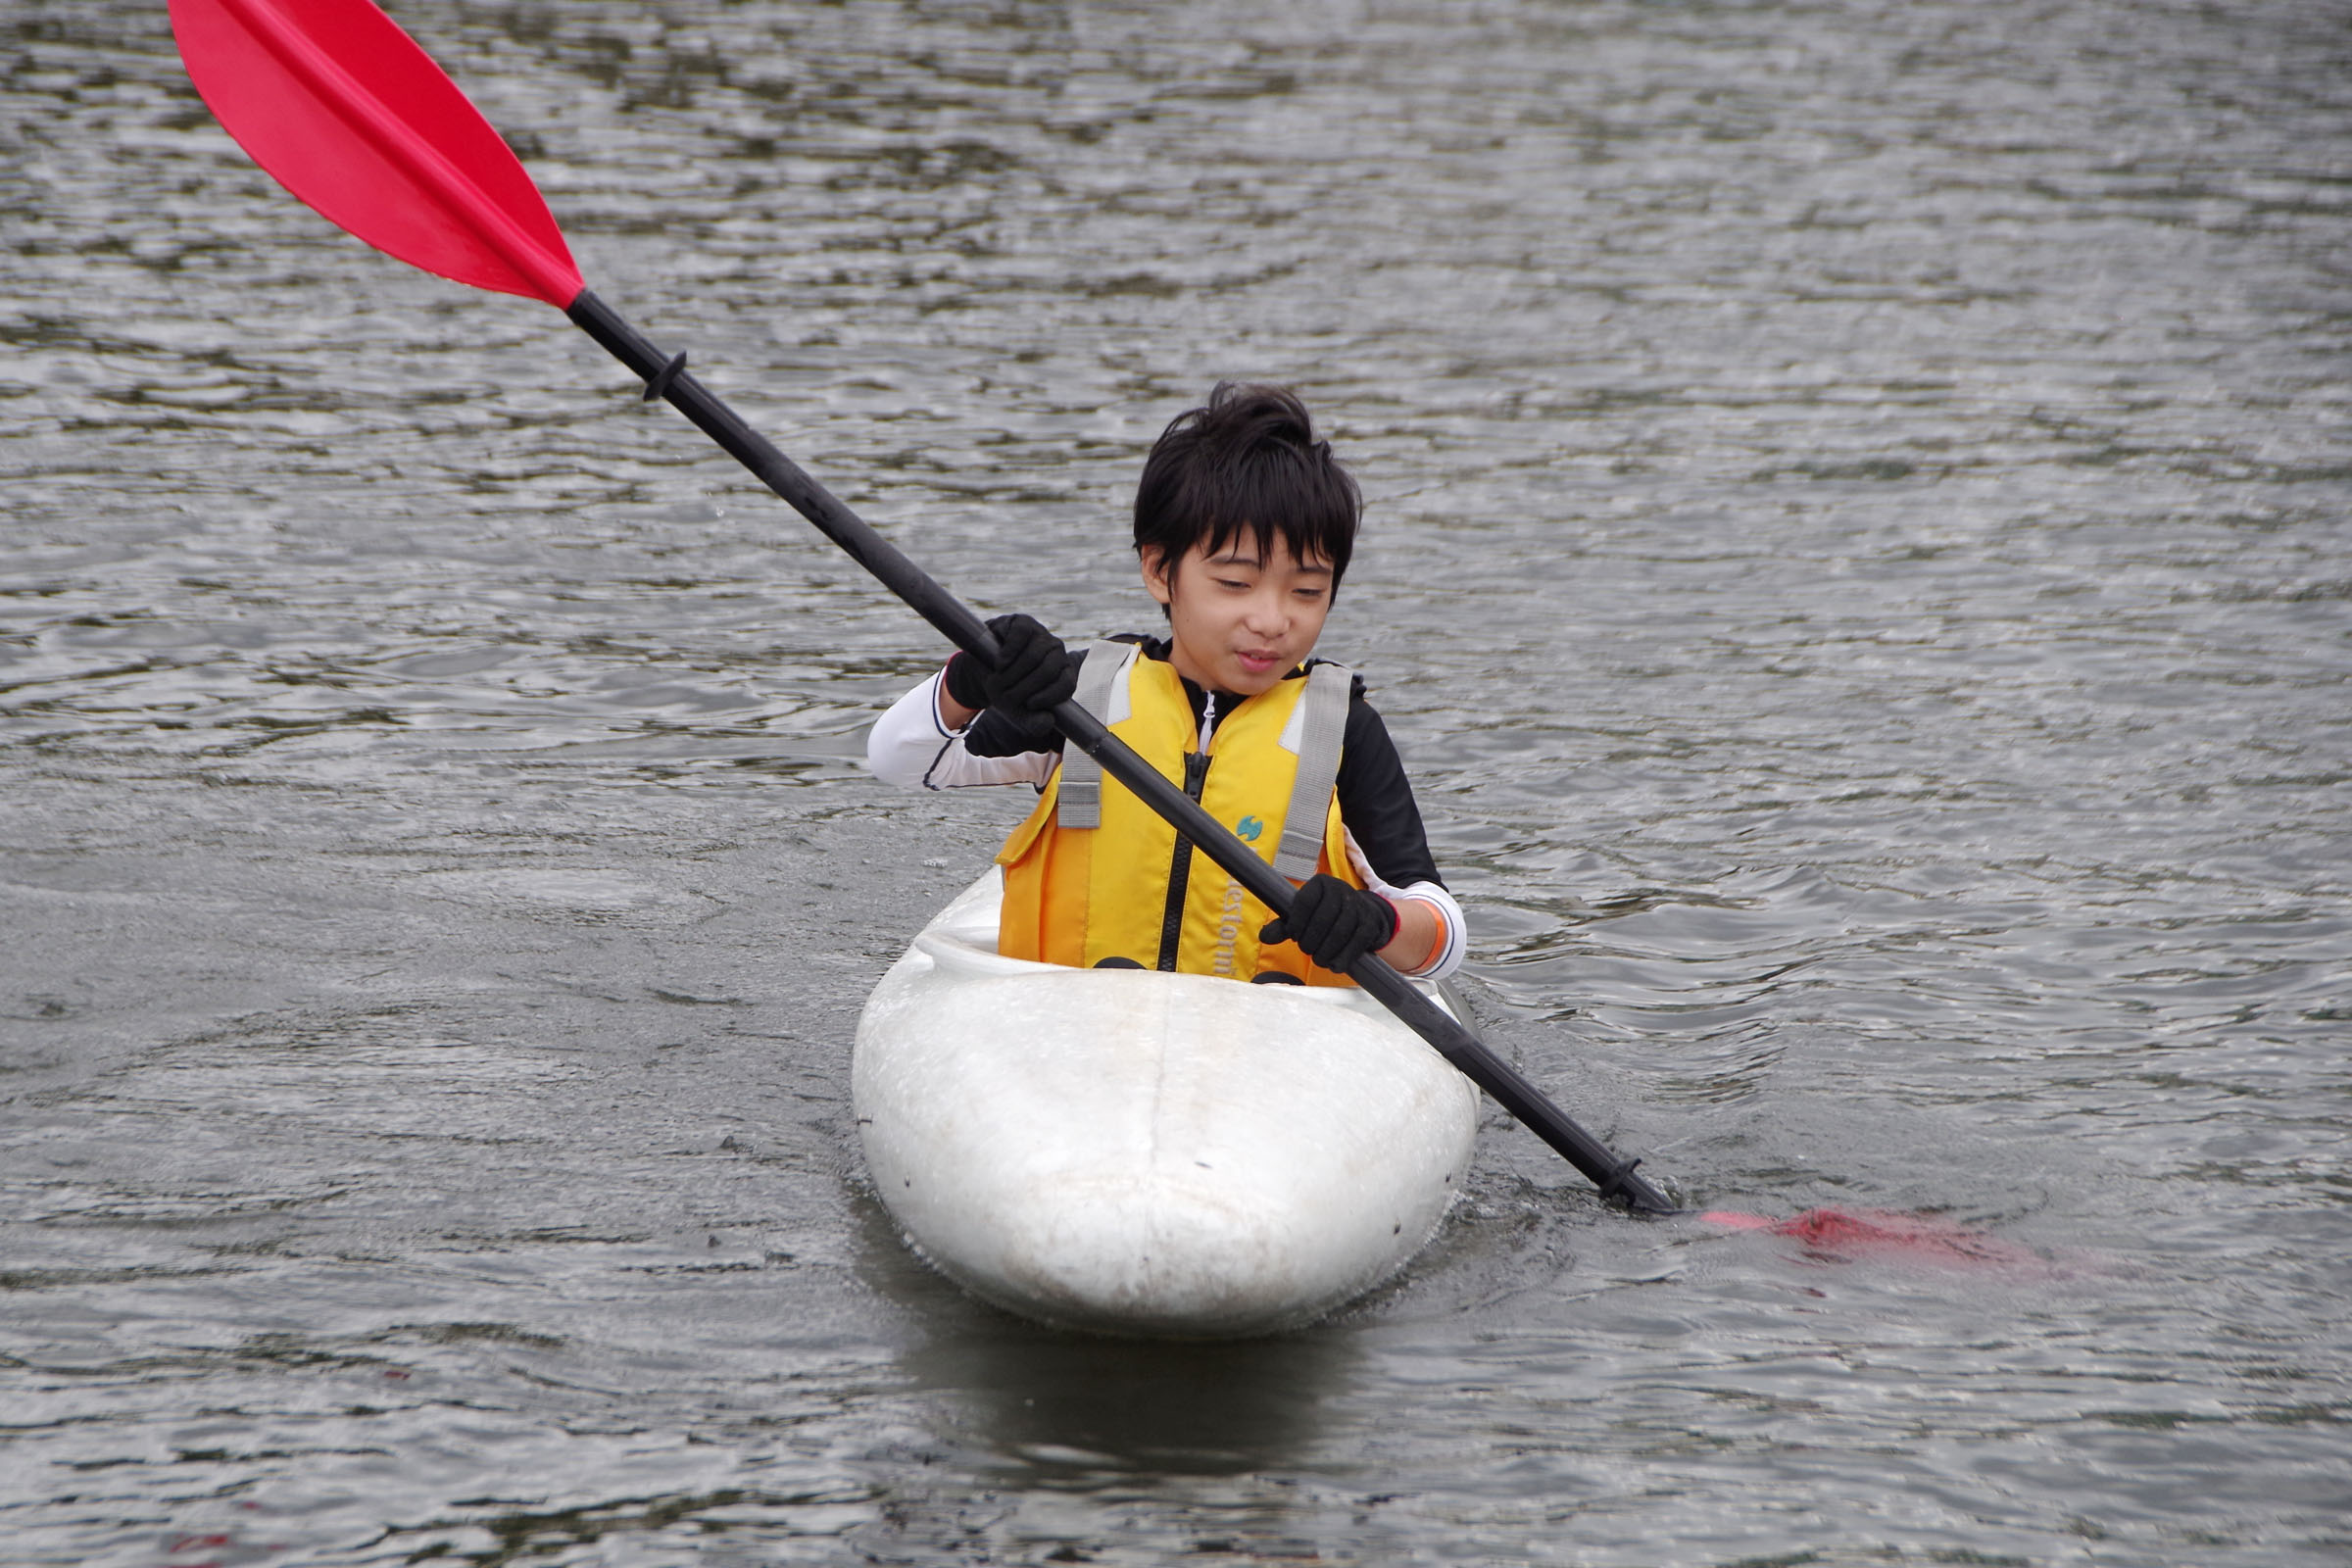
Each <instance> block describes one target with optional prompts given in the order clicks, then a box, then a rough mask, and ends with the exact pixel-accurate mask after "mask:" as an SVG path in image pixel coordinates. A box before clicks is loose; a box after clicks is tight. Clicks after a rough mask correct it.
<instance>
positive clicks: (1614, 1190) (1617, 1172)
mask: <svg viewBox="0 0 2352 1568" xmlns="http://www.w3.org/2000/svg"><path fill="white" fill-rule="evenodd" d="M1641 1163H1642V1156H1641V1155H1640V1154H1636V1155H1635V1156H1634V1157H1633V1158H1631V1159H1629V1160H1627V1161H1626V1162H1625V1163H1624V1164H1622V1165H1619V1166H1618V1167H1617V1168H1616V1169H1614V1170H1612V1171H1610V1172H1609V1179H1608V1180H1607V1181H1605V1182H1602V1183H1601V1184H1600V1198H1601V1201H1602V1202H1607V1201H1610V1200H1611V1199H1615V1198H1622V1197H1624V1196H1625V1190H1626V1189H1625V1179H1626V1178H1627V1177H1628V1176H1631V1175H1632V1174H1633V1173H1634V1167H1635V1166H1636V1165H1639V1164H1641Z"/></svg>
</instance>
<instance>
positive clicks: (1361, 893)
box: [1257, 871, 1397, 974]
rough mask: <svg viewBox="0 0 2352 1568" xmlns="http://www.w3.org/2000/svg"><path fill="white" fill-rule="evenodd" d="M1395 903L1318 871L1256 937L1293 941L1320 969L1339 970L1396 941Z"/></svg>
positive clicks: (1268, 939) (1336, 972) (1261, 940)
mask: <svg viewBox="0 0 2352 1568" xmlns="http://www.w3.org/2000/svg"><path fill="white" fill-rule="evenodd" d="M1257 940H1258V941H1260V942H1296V943H1298V944H1299V951H1301V952H1302V953H1304V954H1305V955H1306V956H1308V957H1310V958H1312V959H1314V960H1315V962H1317V963H1319V964H1321V965H1322V966H1323V967H1324V968H1326V969H1329V970H1331V971H1332V972H1333V973H1335V974H1345V973H1347V972H1348V969H1349V967H1351V966H1352V965H1353V964H1354V962H1355V960H1356V959H1358V958H1360V957H1362V956H1364V955H1365V954H1367V953H1378V952H1379V951H1380V950H1381V949H1382V948H1385V947H1387V946H1388V945H1389V944H1390V943H1391V942H1394V941H1396V940H1397V906H1395V905H1393V904H1391V903H1390V902H1389V901H1388V900H1386V899H1384V898H1382V897H1381V896H1380V895H1379V894H1377V893H1368V892H1366V891H1365V890H1364V889H1362V888H1351V887H1349V886H1348V884H1347V883H1345V882H1343V881H1341V880H1340V879H1339V878H1338V877H1336V876H1333V875H1331V874H1330V873H1329V872H1320V871H1319V872H1317V873H1316V874H1315V875H1313V876H1311V877H1308V878H1307V879H1306V880H1305V881H1304V882H1302V883H1300V884H1299V895H1298V897H1297V898H1295V899H1293V900H1292V901H1291V912H1290V913H1288V914H1285V915H1278V916H1276V917H1275V918H1274V919H1271V920H1269V921H1267V922H1266V925H1265V929H1264V930H1262V931H1260V932H1258V934H1257Z"/></svg>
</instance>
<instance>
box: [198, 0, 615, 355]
mask: <svg viewBox="0 0 2352 1568" xmlns="http://www.w3.org/2000/svg"><path fill="white" fill-rule="evenodd" d="M172 32H173V33H174V34H175V35H176V36H177V37H178V39H179V54H180V58H181V60H183V61H185V62H186V64H187V68H188V76H189V78H190V79H191V80H193V81H194V82H195V83H196V90H197V91H198V92H200V93H202V94H203V95H204V101H205V102H206V103H207V104H208V105H210V106H211V108H212V111H213V113H214V114H215V115H217V116H218V117H220V121H221V124H222V125H224V126H226V127H227V130H228V133H229V134H230V135H231V136H234V137H235V138H236V139H237V142H238V144H239V145H241V146H242V147H243V148H244V149H245V151H246V152H248V153H250V154H251V155H252V156H253V161H254V162H255V163H257V164H259V165H261V166H262V168H264V169H265V170H268V171H269V172H270V173H271V174H272V175H274V176H275V177H276V179H277V181H278V183H279V184H281V185H283V186H285V187H286V189H288V190H290V191H292V192H293V193H294V194H295V195H296V196H297V197H299V198H301V200H302V201H303V202H305V203H306V204H308V205H309V206H310V207H311V208H313V209H314V210H315V211H317V212H318V213H319V214H320V215H321V216H322V217H324V218H325V219H326V220H327V221H330V222H332V223H334V224H336V225H337V226H338V227H341V228H344V229H347V230H349V231H350V232H351V233H354V234H357V235H358V236H359V237H360V238H362V239H364V240H366V241H367V242H368V244H370V245H373V246H374V247H375V248H376V249H377V250H380V251H383V252H386V253H387V254H389V255H392V256H396V257H398V258H399V259H400V260H402V261H404V262H408V263H410V264H412V265H414V266H417V267H421V268H423V269H424V270H426V271H428V272H438V273H440V274H441V275H442V276H443V277H449V278H455V279H456V280H457V281H459V282H461V283H469V284H471V285H473V286H474V287H475V288H487V289H496V290H497V291H499V292H500V293H502V294H522V295H526V296H528V297H530V298H532V299H539V300H545V301H546V302H547V303H548V304H550V305H553V306H555V307H556V308H557V309H558V310H562V309H564V308H565V307H566V306H568V305H570V304H571V302H572V301H573V300H574V299H576V298H577V297H578V296H579V293H580V288H581V283H580V270H579V269H578V268H577V267H575V266H574V265H572V260H571V251H570V249H569V247H567V246H566V245H565V244H564V233H563V231H562V230H561V229H559V228H558V227H556V220H555V218H554V216H553V215H552V214H550V213H549V212H548V210H547V203H546V201H545V200H544V199H542V198H541V196H540V195H539V189H538V187H537V186H535V185H533V184H532V183H531V176H530V175H528V174H526V173H524V172H523V169H522V165H521V164H520V163H519V162H517V161H516V159H515V155H514V153H513V152H511V151H510V150H509V149H508V147H507V144H506V142H505V141H504V140H502V139H501V138H500V136H499V134H498V132H497V131H495V130H493V129H492V128H491V127H490V123H489V122H488V121H486V120H484V119H483V118H482V116H481V112H480V111H479V110H477V109H475V108H474V107H473V105H472V104H471V103H469V102H467V101H466V95H465V94H464V93H462V92H460V91H459V90H458V87H457V83H455V82H453V81H451V80H450V79H449V77H448V76H447V75H446V74H444V73H443V72H442V70H441V68H440V67H439V66H436V65H434V64H433V62H432V58H431V57H430V56H429V55H427V54H426V53H425V52H424V51H423V50H422V49H419V48H418V47H417V44H416V41H415V40H414V39H412V38H410V36H409V35H408V34H407V33H405V32H403V31H401V30H400V28H399V27H398V26H397V25H395V24H394V23H393V22H392V20H391V19H390V18H389V17H387V16H385V15H384V14H383V13H382V12H381V11H378V10H377V9H376V8H375V7H374V6H373V5H372V4H370V3H369V0H172Z"/></svg>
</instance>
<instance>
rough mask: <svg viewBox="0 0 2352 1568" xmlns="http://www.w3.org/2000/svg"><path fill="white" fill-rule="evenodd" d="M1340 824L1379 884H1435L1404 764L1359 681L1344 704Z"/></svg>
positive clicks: (1426, 837)
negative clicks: (1346, 711)
mask: <svg viewBox="0 0 2352 1568" xmlns="http://www.w3.org/2000/svg"><path fill="white" fill-rule="evenodd" d="M1339 795H1340V819H1341V820H1342V821H1344V822H1346V823H1347V824H1348V832H1350V833H1352V834H1354V835H1355V843H1356V847H1357V848H1358V849H1360V850H1362V851H1363V852H1364V858H1365V859H1366V860H1368V861H1370V862H1371V865H1372V869H1373V871H1374V872H1375V873H1377V874H1378V875H1379V877H1380V879H1381V880H1382V881H1383V882H1386V883H1388V884H1389V885H1390V886H1392V887H1399V888H1404V887H1411V886H1412V885H1413V884H1414V883H1416V882H1435V883H1436V884H1437V885H1438V886H1440V887H1444V886H1445V885H1446V879H1445V878H1444V877H1442V876H1440V875H1438V862H1437V861H1436V860H1435V859H1433V858H1431V857H1430V853H1429V835H1428V834H1427V833H1425V832H1424V831H1423V830H1422V827H1421V808H1420V807H1419V806H1418V805H1416V804H1415V803H1414V801H1413V786H1412V784H1411V782H1410V781H1409V780H1407V779H1406V778H1405V776H1404V759H1402V758H1400V757H1398V756H1397V743H1396V742H1395V741H1393V740H1391V739H1390V738H1389V726H1388V725H1386V724H1384V723H1382V722H1381V718H1380V714H1379V713H1377V712H1375V711H1373V708H1372V705H1371V704H1370V703H1368V702H1366V701H1365V700H1364V689H1363V685H1362V683H1361V682H1360V681H1359V682H1358V683H1357V685H1356V688H1355V692H1354V695H1353V696H1352V698H1351V699H1350V700H1349V702H1348V728H1347V731H1346V737H1345V739H1344V740H1343V741H1342V742H1341V752H1340V778H1339Z"/></svg>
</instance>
